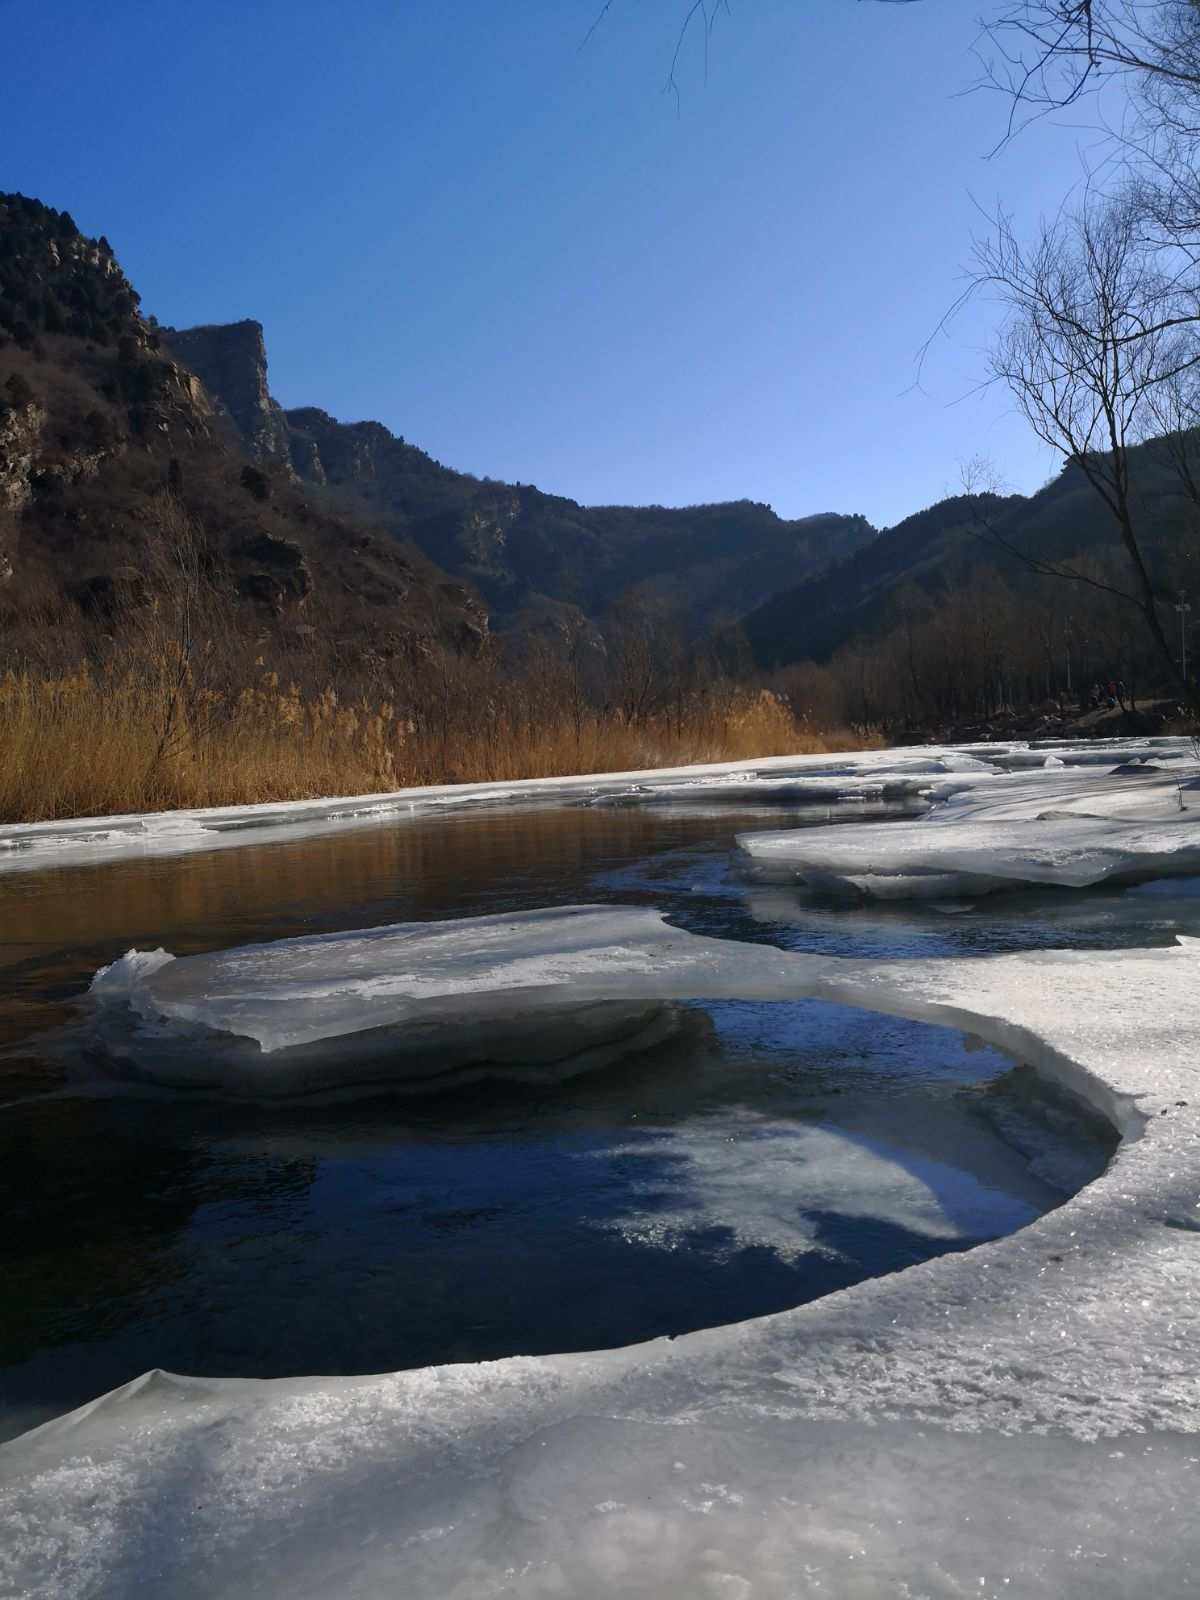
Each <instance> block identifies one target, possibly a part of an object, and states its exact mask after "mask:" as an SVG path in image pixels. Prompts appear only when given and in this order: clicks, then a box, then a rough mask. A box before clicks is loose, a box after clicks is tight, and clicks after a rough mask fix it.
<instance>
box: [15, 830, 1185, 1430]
mask: <svg viewBox="0 0 1200 1600" xmlns="http://www.w3.org/2000/svg"><path fill="white" fill-rule="evenodd" d="M745 825H746V819H745V817H744V816H743V815H741V814H739V813H738V812H737V811H736V810H734V809H729V810H726V811H722V812H721V814H720V815H719V816H713V815H702V816H699V817H697V816H692V815H688V814H685V813H681V812H677V811H676V812H673V811H670V810H669V809H667V808H663V809H662V810H661V811H653V810H645V809H630V810H625V809H621V808H608V807H606V808H594V809H589V808H571V809H564V810H561V811H558V810H551V809H539V810H536V811H531V812H525V813H507V814H506V813H501V812H489V813H476V814H464V815H461V816H450V817H441V818H423V819H420V820H417V821H411V820H401V821H396V822H391V823H387V824H384V825H380V826H378V827H371V828H364V827H355V828H353V829H349V830H347V831H345V832H343V833H338V832H331V833H326V834H323V835H321V836H319V837H313V838H308V839H303V840H292V841H284V842H281V843H273V844H269V845H268V844H250V845H247V846H245V847H244V848H241V849H226V850H221V851H214V852H211V853H197V854H193V855H188V856H184V857H178V858H173V859H143V860H139V861H129V862H122V863H112V864H107V865H95V866H82V865H77V866H74V867H70V866H62V867H58V868H55V869H52V870H48V871H46V872H44V873H26V874H14V875H11V876H8V877H0V941H2V942H0V983H2V984H3V988H4V998H3V1001H0V1043H4V1044H7V1045H8V1047H9V1048H8V1053H7V1055H0V1073H2V1074H3V1084H4V1086H3V1087H2V1088H0V1096H3V1097H4V1098H5V1099H7V1101H8V1104H7V1105H6V1106H5V1107H4V1109H3V1111H2V1112H0V1203H2V1204H3V1207H4V1213H5V1221H6V1223H7V1224H8V1225H7V1226H6V1228H5V1229H4V1230H3V1235H2V1239H0V1252H2V1254H3V1271H4V1282H5V1290H6V1292H5V1295H4V1297H3V1303H2V1306H0V1397H2V1398H0V1407H2V1410H3V1420H2V1421H0V1428H2V1429H3V1431H7V1432H12V1431H17V1430H19V1429H20V1428H21V1427H22V1426H25V1425H28V1424H29V1423H31V1422H33V1421H36V1420H40V1419H41V1418H42V1417H43V1416H45V1415H49V1414H53V1413H55V1412H57V1411H61V1410H62V1409H64V1408H66V1407H68V1406H71V1405H74V1404H77V1403H79V1402H81V1401H83V1400H86V1399H88V1398H90V1397H91V1396H93V1395H95V1394H97V1393H99V1392H101V1391H103V1390H104V1389H106V1388H108V1387H111V1386H112V1385H113V1384H116V1383H118V1382H121V1381H123V1380H124V1379H127V1378H130V1377H133V1376H135V1375H136V1374H137V1373H139V1372H141V1371H144V1370H145V1369H146V1368H148V1367H152V1366H156V1365H162V1366H167V1367H170V1368H175V1369H177V1370H183V1371H189V1372H202V1373H203V1372H207V1373H240V1374H245V1375H267V1374H271V1373H276V1374H282V1373H305V1372H336V1371H367V1370H387V1369H392V1368H396V1367H400V1366H404V1365H409V1364H414V1365H419V1364H425V1363H429V1362H435V1361H446V1360H462V1359H470V1360H476V1359H480V1358H481V1357H488V1356H497V1355H502V1354H506V1353H509V1352H511V1351H514V1350H526V1351H548V1350H566V1349H579V1348H589V1347H595V1346H600V1345H606V1344H618V1343H625V1342H629V1341H631V1340H634V1339H641V1338H647V1337H650V1336H652V1335H654V1334H657V1333H677V1332H681V1331H683V1330H684V1329H687V1328H693V1327H698V1326H702V1325H706V1324H711V1323H716V1322H721V1321H727V1320H732V1319H734V1318H740V1317H747V1316H751V1315H760V1314H763V1313H765V1312H768V1311H774V1310H779V1309H782V1308H783V1307H785V1306H788V1305H795V1304H799V1303H800V1302H802V1301H804V1300H806V1299H811V1298H812V1297H814V1296H815V1295H819V1294H824V1293H828V1292H829V1291H830V1290H831V1289H835V1288H838V1287H841V1286H843V1285H845V1284H848V1283H852V1282H855V1281H858V1280H859V1279H861V1278H863V1277H864V1276H869V1275H870V1274H872V1273H876V1272H882V1271H889V1270H894V1269H895V1268H896V1267H897V1266H900V1265H904V1264H907V1263H909V1262H911V1261H914V1260H920V1259H926V1258H928V1257H929V1256H931V1255H936V1254H939V1253H941V1252H943V1251H945V1250H947V1249H960V1248H964V1247H965V1246H967V1245H969V1244H971V1243H973V1242H975V1241H977V1240H978V1239H980V1238H985V1237H990V1236H993V1235H995V1234H997V1233H1000V1232H1004V1231H1007V1230H1008V1229H1011V1228H1013V1227H1016V1226H1019V1225H1021V1223H1023V1222H1025V1221H1028V1220H1029V1219H1031V1218H1032V1217H1034V1216H1036V1215H1037V1214H1039V1212H1041V1211H1042V1210H1044V1209H1045V1208H1046V1207H1047V1206H1050V1205H1053V1204H1056V1203H1057V1202H1058V1200H1059V1199H1060V1198H1061V1190H1060V1188H1059V1187H1056V1185H1055V1183H1054V1182H1053V1181H1047V1177H1046V1174H1050V1177H1051V1179H1052V1177H1053V1171H1052V1168H1053V1160H1054V1149H1053V1141H1051V1144H1050V1145H1049V1146H1047V1147H1046V1148H1049V1150H1050V1159H1049V1164H1047V1162H1046V1161H1042V1162H1041V1164H1040V1166H1039V1172H1041V1174H1042V1175H1041V1176H1036V1175H1035V1174H1034V1173H1033V1172H1032V1171H1031V1168H1030V1163H1029V1159H1028V1151H1027V1150H1025V1151H1024V1152H1023V1149H1022V1147H1021V1144H1020V1140H1019V1139H1017V1140H1014V1135H1013V1127H1014V1126H1016V1123H1015V1122H1014V1118H1015V1117H1017V1112H1014V1111H1013V1110H1012V1107H1011V1106H1009V1107H1008V1108H1007V1111H1006V1117H1007V1120H1005V1119H1004V1118H999V1119H998V1118H997V1117H996V1116H995V1115H993V1114H992V1110H993V1107H992V1106H991V1105H990V1103H989V1102H988V1101H987V1098H986V1096H985V1095H984V1094H983V1093H982V1092H981V1086H982V1085H985V1084H988V1083H990V1082H992V1081H993V1080H995V1079H997V1078H998V1077H1000V1076H1001V1075H1003V1074H1004V1073H1006V1072H1007V1071H1008V1069H1009V1067H1010V1066H1011V1063H1009V1062H1007V1061H1006V1060H1005V1059H1004V1058H1003V1057H1001V1056H1000V1055H998V1054H996V1053H995V1052H991V1051H976V1052H974V1053H971V1052H970V1051H968V1049H967V1048H966V1046H965V1044H964V1041H963V1040H962V1038H961V1037H960V1036H958V1035H956V1034H953V1033H951V1032H949V1031H947V1030H944V1029H936V1028H930V1027H926V1026H923V1025H920V1024H917V1023H908V1022H903V1021H900V1020H897V1019H893V1018H882V1017H878V1016H873V1015H869V1014H866V1013H862V1012H854V1011H848V1010H846V1009H844V1008H841V1007H836V1006H829V1005H821V1004H818V1003H817V1002H804V1003H802V1004H797V1005H775V1006H763V1005H738V1004H728V1005H721V1006H714V1007H711V1008H709V1009H708V1011H707V1012H700V1011H696V1012H695V1013H694V1015H693V1018H692V1024H691V1027H690V1029H689V1031H688V1035H687V1037H686V1038H685V1039H684V1040H683V1041H682V1042H681V1043H679V1044H676V1045H674V1046H672V1047H671V1048H668V1049H662V1050H660V1051H659V1052H658V1053H657V1054H655V1055H654V1056H653V1057H645V1058H640V1059H639V1060H637V1061H635V1062H633V1063H629V1064H627V1065H624V1066H618V1067H615V1068H612V1069H610V1070H608V1071H606V1072H604V1073H601V1074H597V1075H596V1076H594V1077H592V1078H585V1079H577V1080H574V1081H572V1082H571V1083H569V1084H563V1085H559V1086H556V1087H547V1088H542V1089H539V1090H533V1091H528V1090H527V1091H519V1090H516V1089H511V1088H510V1089H501V1088H499V1087H495V1086H493V1087H481V1088H479V1089H477V1090H475V1091H472V1093H471V1094H470V1095H469V1096H462V1095H460V1096H457V1097H455V1098H452V1099H450V1098H446V1099H442V1100H429V1101H422V1102H411V1101H404V1102H399V1101H388V1100H375V1101H371V1102H365V1103H355V1104H352V1105H341V1106H333V1107H330V1106H326V1107H318V1106H308V1107H291V1108H288V1107H273V1108H261V1107H253V1106H245V1105H240V1106H223V1105H221V1104H219V1103H216V1102H208V1103H205V1104H197V1103H194V1102H183V1101H180V1100H176V1099H172V1098H171V1097H170V1096H159V1097H157V1098H145V1099H137V1098H130V1097H125V1098H121V1099H110V1100H104V1099H97V1098H93V1099H87V1100H85V1099H73V1098H67V1097H65V1096H64V1097H57V1098H56V1097H54V1096H53V1095H47V1093H46V1091H47V1090H48V1089H50V1090H53V1089H54V1088H55V1086H56V1082H57V1080H56V1077H55V1072H56V1069H55V1068H54V1067H53V1066H52V1065H51V1063H50V1052H49V1051H48V1050H47V1049H46V1047H45V1039H46V1036H47V1035H48V1033H49V1032H50V1031H51V1030H54V1029H56V1028H58V1027H60V1026H61V1024H62V1023H63V1022H64V1021H65V1020H67V1019H68V1018H69V1017H70V1016H71V1015H72V1013H73V1009H74V1001H75V999H76V997H77V996H78V994H79V993H80V992H81V991H82V990H83V989H84V988H85V987H86V984H87V982H88V981H89V979H90V978H91V975H92V973H93V972H94V971H95V969H96V968H97V967H98V966H100V965H102V964H104V963H106V962H108V961H111V960H112V959H113V958H114V956H116V955H118V954H120V953H121V952H122V951H124V950H125V949H127V948H128V947H130V946H132V945H136V946H140V947H142V948H154V947H156V946H158V945H163V946H165V947H166V948H168V949H170V950H173V951H175V952H176V953H178V954H187V953H192V952H196V951H201V950H208V949H213V948H219V947H222V946H227V945H232V944H239V943H246V942H252V941H255V940H264V939H275V938H281V937H285V936H288V935H293V934H298V933H310V932H325V931H334V930H338V929H345V928H353V927H366V926H372V925H377V924H380V923H385V922H393V921H400V920H419V919H422V918H433V917H447V916H469V915H478V914H483V913H487V912H494V911H500V910H506V909H525V908H532V907H536V906H547V905H556V904H568V903H578V902H586V901H597V900H604V901H618V902H621V901H626V902H630V903H639V904H654V905H658V906H660V907H662V908H663V909H665V910H667V911H668V912H669V913H670V914H671V916H672V918H673V919H674V920H675V921H677V922H678V923H680V924H681V925H684V926H687V927H690V928H694V929H696V930H697V931H703V932H706V933H711V934H716V935H718V936H721V937H728V938H738V939H752V940H758V941H761V942H770V943H779V944H783V945H786V946H788V947H789V948H793V949H811V950H818V951H823V952H827V953H833V954H837V953H845V954H854V955H863V954H868V955H869V954H878V955H880V956H891V955H906V954H937V955H944V954H963V953H965V954H974V955H979V954H984V953H987V952H989V951H994V950H997V949H1019V948H1029V947H1033V946H1038V945H1043V944H1047V943H1052V944H1057V945H1071V944H1074V945H1076V946H1078V947H1091V946H1105V945H1113V944H1131V945H1132V944H1138V943H1143V944H1145V943H1153V942H1160V941H1165V940H1166V939H1168V938H1169V937H1170V936H1171V934H1172V932H1173V931H1174V929H1175V928H1177V927H1182V926H1186V927H1188V928H1193V929H1195V930H1196V931H1200V899H1197V898H1196V897H1192V898H1190V899H1189V898H1188V897H1187V896H1186V895H1177V896H1174V897H1172V896H1171V895H1169V894H1159V895H1143V896H1140V897H1137V896H1130V895H1129V894H1114V893H1112V892H1104V891H1100V892H1093V893H1090V894H1087V895H1080V896H1070V895H1064V894H1063V893H1062V892H1061V891H1057V892H1055V894H1054V895H1052V896H1038V895H1036V894H1031V895H1028V896H1026V895H1020V896H1016V895H1014V896H1011V897H1007V898H1006V899H1005V900H1004V901H1003V902H999V901H997V902H994V903H993V902H988V903H987V904H986V905H982V904H981V906H980V908H979V909H978V910H967V911H965V912H963V913H962V914H956V915H954V916H950V915H946V914H943V913H941V912H939V911H937V910H936V909H932V908H928V907H924V908H917V909H914V908H904V909H899V908H897V909H895V910H892V909H890V908H889V909H887V910H881V909H880V908H877V907H873V908H870V909H848V910H840V909H839V910H829V909H820V908H813V907H811V906H809V907H803V906H801V905H799V904H798V903H797V902H795V899H794V897H789V896H788V895H787V893H786V891H783V892H780V891H771V892H769V893H768V892H767V891H762V890H753V891H752V892H750V893H749V894H747V892H746V886H745V885H743V884H742V883H740V882H739V881H738V880H737V879H736V878H735V877H734V876H733V875H731V874H730V872H729V871H728V866H727V862H728V853H729V850H730V847H731V845H732V841H733V837H734V834H735V833H736V832H738V831H739V830H740V829H742V828H744V826H745ZM1020 1116H1024V1117H1026V1120H1027V1121H1028V1120H1029V1118H1030V1117H1031V1116H1032V1117H1033V1120H1034V1122H1036V1120H1037V1118H1036V1108H1034V1109H1033V1111H1032V1112H1031V1111H1030V1110H1029V1108H1024V1109H1020ZM1018 1120H1019V1119H1018ZM1038 1137H1040V1135H1038ZM1077 1143H1078V1145H1079V1149H1076V1150H1075V1152H1074V1153H1075V1155H1076V1156H1079V1158H1080V1160H1081V1161H1082V1163H1083V1165H1082V1168H1077V1169H1076V1170H1077V1171H1078V1170H1082V1171H1084V1173H1085V1175H1086V1172H1087V1171H1088V1170H1096V1169H1097V1168H1098V1166H1099V1165H1100V1164H1102V1162H1103V1161H1104V1159H1105V1158H1106V1155H1107V1151H1108V1147H1107V1146H1105V1145H1104V1143H1103V1141H1102V1140H1099V1141H1097V1140H1092V1139H1091V1138H1090V1135H1089V1136H1088V1137H1084V1138H1081V1139H1080V1140H1079V1141H1077ZM1080 1152H1082V1154H1081V1153H1080ZM1073 1181H1078V1180H1077V1179H1073Z"/></svg>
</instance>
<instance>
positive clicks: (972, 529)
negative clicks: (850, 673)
mask: <svg viewBox="0 0 1200 1600" xmlns="http://www.w3.org/2000/svg"><path fill="white" fill-rule="evenodd" d="M1130 470H1131V479H1132V482H1133V484H1134V485H1135V488H1136V490H1137V501H1138V509H1139V521H1140V524H1141V526H1142V528H1143V534H1142V538H1143V541H1144V545H1145V550H1146V553H1147V556H1148V557H1149V558H1150V559H1151V561H1152V566H1153V568H1154V570H1155V571H1157V572H1160V573H1161V574H1163V575H1164V579H1165V583H1164V589H1163V599H1164V601H1170V600H1172V599H1173V598H1174V597H1175V593H1176V591H1177V589H1178V588H1181V587H1182V588H1187V589H1189V590H1190V591H1192V592H1194V591H1195V589H1196V588H1197V586H1198V585H1200V546H1198V544H1197V541H1196V539H1195V535H1194V528H1195V507H1194V506H1193V505H1192V504H1191V503H1190V502H1189V501H1188V500H1187V498H1186V497H1185V496H1183V495H1181V493H1180V492H1179V483H1178V480H1177V478H1176V476H1175V473H1174V471H1173V469H1172V466H1171V464H1170V462H1169V460H1168V459H1167V457H1166V454H1165V451H1164V450H1163V448H1162V444H1161V442H1160V441H1150V442H1149V443H1147V444H1145V445H1142V446H1140V447H1139V448H1138V449H1136V450H1134V451H1132V452H1131V455H1130ZM1031 559H1037V560H1038V561H1039V562H1042V563H1045V562H1052V563H1060V564H1062V563H1066V564H1068V565H1072V566H1076V567H1077V566H1078V565H1079V563H1080V562H1083V563H1084V564H1085V566H1086V568H1087V570H1095V571H1096V572H1097V573H1100V572H1101V571H1102V570H1103V572H1104V574H1105V575H1106V576H1108V575H1114V581H1115V582H1116V583H1117V585H1118V587H1120V586H1123V585H1124V584H1125V582H1126V578H1125V557H1124V554H1123V551H1122V549H1121V547H1120V545H1119V541H1118V537H1117V531H1116V526H1115V523H1114V522H1113V519H1112V517H1111V516H1110V515H1109V513H1108V511H1107V509H1106V508H1105V506H1104V505H1103V503H1102V502H1101V500H1100V498H1099V497H1098V495H1097V494H1096V491H1095V489H1094V488H1093V487H1092V486H1091V484H1090V483H1089V482H1088V481H1087V478H1086V477H1085V475H1084V473H1083V471H1082V469H1081V468H1080V466H1079V465H1078V463H1077V462H1068V463H1067V464H1066V465H1065V466H1064V467H1063V469H1062V471H1061V472H1060V473H1059V475H1058V476H1057V477H1056V478H1055V479H1054V480H1052V482H1050V483H1048V484H1047V485H1046V486H1045V487H1044V488H1043V489H1041V490H1039V491H1038V493H1037V494H1034V495H1030V496H1024V495H1007V496H999V495H991V494H985V495H977V496H975V495H971V496H968V495H959V496H953V497H951V498H949V499H946V500H942V501H939V502H938V504H936V505H933V506H930V507H928V508H927V509H926V510H924V511H919V512H917V513H916V514H915V515H913V516H911V517H907V518H905V520H904V521H903V522H900V523H898V524H897V525H896V526H895V527H893V528H888V529H885V530H884V531H883V532H882V533H880V534H879V536H878V537H877V538H876V539H874V540H873V541H872V542H871V543H870V544H868V545H866V546H864V547H863V548H862V549H860V550H857V551H855V552H853V553H852V554H851V555H850V556H848V557H847V558H846V559H845V560H843V561H840V562H838V563H836V564H834V565H833V566H831V567H830V568H829V569H828V570H827V571H825V572H823V573H821V574H819V575H817V576H816V577H814V578H812V579H809V580H807V581H805V582H802V583H800V584H797V585H796V586H795V587H794V588H791V589H788V590H786V591H783V592H782V593H780V594H777V595H774V596H773V597H772V598H771V599H770V600H768V601H767V602H766V603H765V604H763V605H762V606H759V607H757V608H756V609H755V610H754V611H753V612H751V613H750V614H749V615H748V616H747V617H745V618H744V619H743V621H742V624H741V631H742V633H743V635H744V636H745V638H746V640H747V641H748V643H749V645H750V649H751V651H752V653H753V655H754V658H755V660H756V661H757V663H758V664H759V665H760V666H762V667H765V668H773V667H780V666H786V665H788V664H790V663H792V662H795V661H818V662H822V661H826V660H828V659H829V657H830V656H832V655H833V654H834V653H835V652H836V651H837V650H838V649H839V648H840V647H841V646H843V645H845V644H847V643H849V642H850V641H851V640H854V641H857V642H861V641H864V640H870V639H873V638H875V637H877V636H879V635H880V634H882V633H883V632H885V631H886V630H887V629H888V628H889V627H890V626H892V625H893V624H894V623H895V621H896V617H897V603H898V597H899V596H900V595H901V593H903V592H905V591H908V592H910V593H911V591H912V590H913V589H914V588H915V589H916V590H917V591H919V592H920V593H922V594H923V595H925V596H927V597H931V598H933V599H935V600H936V598H937V596H938V595H942V594H947V593H951V592H955V591H961V590H962V589H964V588H965V587H967V586H968V585H970V584H973V583H977V582H979V581H981V580H982V579H983V578H984V577H985V575H986V574H988V573H989V572H990V573H995V574H999V575H1000V576H1001V577H1002V578H1003V579H1004V581H1005V582H1006V584H1008V585H1009V586H1011V587H1012V588H1013V589H1015V590H1016V591H1018V592H1020V591H1022V590H1026V591H1027V590H1030V589H1032V588H1033V586H1037V589H1038V591H1039V593H1040V594H1042V595H1043V596H1044V595H1045V594H1047V593H1051V594H1055V593H1057V594H1060V595H1061V596H1062V603H1063V606H1064V609H1065V608H1066V607H1068V606H1069V604H1070V601H1069V596H1070V594H1071V592H1072V589H1073V587H1074V586H1073V585H1072V584H1069V583H1065V582H1064V581H1063V580H1061V579H1055V578H1051V577H1046V576H1040V575H1038V574H1037V573H1036V572H1034V571H1033V570H1032V568H1031V566H1030V564H1029V563H1030V560H1031Z"/></svg>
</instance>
